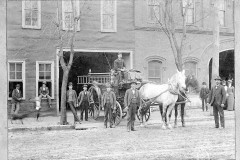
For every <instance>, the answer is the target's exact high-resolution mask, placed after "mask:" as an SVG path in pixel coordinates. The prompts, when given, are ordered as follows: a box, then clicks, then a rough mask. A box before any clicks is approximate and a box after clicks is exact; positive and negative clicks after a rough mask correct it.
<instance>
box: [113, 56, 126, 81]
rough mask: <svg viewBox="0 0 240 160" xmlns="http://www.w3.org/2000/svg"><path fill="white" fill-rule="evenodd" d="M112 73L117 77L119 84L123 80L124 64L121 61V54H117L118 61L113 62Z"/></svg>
mask: <svg viewBox="0 0 240 160" xmlns="http://www.w3.org/2000/svg"><path fill="white" fill-rule="evenodd" d="M113 69H114V71H115V72H116V73H117V75H118V82H121V81H122V79H124V71H125V62H124V60H123V59H122V53H118V59H116V60H115V61H114V68H113Z"/></svg>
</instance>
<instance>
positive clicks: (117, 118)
mask: <svg viewBox="0 0 240 160" xmlns="http://www.w3.org/2000/svg"><path fill="white" fill-rule="evenodd" d="M121 120H122V108H121V105H120V104H119V102H118V101H116V113H115V115H114V116H113V122H114V124H115V125H116V126H117V125H119V123H120V122H121Z"/></svg>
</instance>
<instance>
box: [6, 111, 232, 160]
mask: <svg viewBox="0 0 240 160" xmlns="http://www.w3.org/2000/svg"><path fill="white" fill-rule="evenodd" d="M152 113H153V115H152V117H151V119H153V118H154V117H155V118H154V119H156V118H158V115H157V114H159V113H158V112H156V115H155V112H152ZM190 113H191V112H190V111H189V112H187V115H189V116H191V114H190ZM197 114H199V115H204V114H206V115H205V116H206V117H207V116H208V114H207V112H205V113H203V112H200V110H199V112H198V113H196V115H197ZM227 114H231V115H232V116H233V112H232V113H229V112H227V113H226V115H227ZM210 118H211V117H210ZM211 119H213V117H212V118H211ZM125 124H126V120H123V122H122V123H121V125H120V126H117V127H116V128H114V129H110V128H107V129H104V128H103V127H102V128H97V129H91V130H62V131H21V132H9V160H39V159H48V160H51V159H64V160H65V159H66V160H68V159H97V160H100V159H101V160H103V159H104V160H105V159H124V160H125V159H127V160H128V159H141V160H142V159H148V160H153V159H198V158H200V159H234V157H235V123H234V119H233V118H232V119H226V128H225V129H224V130H220V129H215V128H214V121H213V120H206V119H202V120H201V121H190V120H189V121H188V122H187V127H185V128H183V127H180V124H179V127H178V128H174V129H172V130H162V129H161V127H160V124H158V123H155V124H152V125H147V126H146V127H140V126H137V127H136V129H137V131H136V132H127V131H126V126H125Z"/></svg>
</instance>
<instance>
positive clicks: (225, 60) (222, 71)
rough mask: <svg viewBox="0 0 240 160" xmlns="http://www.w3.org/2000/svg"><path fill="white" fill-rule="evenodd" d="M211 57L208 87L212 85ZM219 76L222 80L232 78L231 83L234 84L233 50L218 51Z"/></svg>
mask: <svg viewBox="0 0 240 160" xmlns="http://www.w3.org/2000/svg"><path fill="white" fill-rule="evenodd" d="M212 61H213V60H212V58H211V59H210V61H209V65H208V68H209V72H208V73H209V88H211V87H212V84H211V77H212V63H213V62H212ZM219 76H220V77H221V78H222V80H226V81H227V80H229V79H231V80H233V83H232V85H233V86H234V84H235V83H234V50H226V51H223V52H220V53H219Z"/></svg>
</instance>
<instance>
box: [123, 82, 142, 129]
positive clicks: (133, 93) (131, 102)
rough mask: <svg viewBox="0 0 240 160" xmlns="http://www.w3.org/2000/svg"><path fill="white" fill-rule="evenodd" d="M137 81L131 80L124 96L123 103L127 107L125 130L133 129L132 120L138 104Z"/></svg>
mask: <svg viewBox="0 0 240 160" xmlns="http://www.w3.org/2000/svg"><path fill="white" fill-rule="evenodd" d="M136 85H137V82H136V81H132V82H131V88H130V89H128V90H127V91H126V93H125V96H124V105H125V107H126V109H127V121H128V122H127V131H128V132H130V130H131V131H135V128H134V121H135V115H136V112H137V107H138V106H140V93H139V91H138V90H137V89H136Z"/></svg>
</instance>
